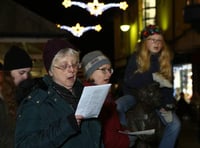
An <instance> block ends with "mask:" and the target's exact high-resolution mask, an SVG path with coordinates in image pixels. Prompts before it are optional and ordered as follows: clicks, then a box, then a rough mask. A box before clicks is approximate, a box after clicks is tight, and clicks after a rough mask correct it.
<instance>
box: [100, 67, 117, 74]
mask: <svg viewBox="0 0 200 148" xmlns="http://www.w3.org/2000/svg"><path fill="white" fill-rule="evenodd" d="M97 70H101V71H102V73H103V74H106V73H107V72H109V73H110V74H113V72H114V70H113V69H112V68H98V69H97Z"/></svg>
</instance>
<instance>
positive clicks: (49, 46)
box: [43, 39, 76, 72]
mask: <svg viewBox="0 0 200 148" xmlns="http://www.w3.org/2000/svg"><path fill="white" fill-rule="evenodd" d="M64 48H73V49H76V48H75V46H73V45H72V44H71V43H69V41H67V40H64V39H52V40H48V41H47V43H46V44H45V47H44V50H43V61H44V66H45V68H46V71H47V72H48V71H49V68H50V66H51V63H52V61H53V58H54V56H55V55H56V54H57V53H58V52H59V51H60V50H61V49H64Z"/></svg>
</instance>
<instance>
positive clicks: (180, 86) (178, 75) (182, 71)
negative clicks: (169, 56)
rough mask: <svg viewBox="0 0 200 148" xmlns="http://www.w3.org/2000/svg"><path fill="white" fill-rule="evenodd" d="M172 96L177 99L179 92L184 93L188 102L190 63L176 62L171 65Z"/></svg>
mask: <svg viewBox="0 0 200 148" xmlns="http://www.w3.org/2000/svg"><path fill="white" fill-rule="evenodd" d="M173 74H174V85H173V86H174V97H175V98H176V99H177V100H179V97H180V96H179V95H180V93H181V92H183V93H184V94H185V100H186V101H187V102H188V103H189V102H190V99H191V97H192V94H193V91H192V64H191V63H185V64H178V65H174V66H173Z"/></svg>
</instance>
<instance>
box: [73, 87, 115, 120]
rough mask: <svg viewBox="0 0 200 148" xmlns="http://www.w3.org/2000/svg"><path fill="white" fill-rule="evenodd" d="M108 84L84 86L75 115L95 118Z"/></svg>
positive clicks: (107, 89) (105, 94)
mask: <svg viewBox="0 0 200 148" xmlns="http://www.w3.org/2000/svg"><path fill="white" fill-rule="evenodd" d="M110 86H111V84H104V85H95V86H86V87H84V89H83V92H82V95H81V98H80V101H79V103H78V107H77V109H76V113H75V115H82V116H83V117H84V118H97V117H98V115H99V113H100V111H101V108H102V106H103V103H104V101H105V99H106V96H107V94H108V91H109V89H110Z"/></svg>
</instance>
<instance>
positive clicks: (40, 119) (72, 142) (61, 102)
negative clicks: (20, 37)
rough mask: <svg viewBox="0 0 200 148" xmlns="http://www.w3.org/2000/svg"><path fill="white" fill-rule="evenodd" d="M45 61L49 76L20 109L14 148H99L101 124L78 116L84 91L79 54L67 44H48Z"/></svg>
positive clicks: (22, 103)
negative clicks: (77, 109)
mask: <svg viewBox="0 0 200 148" xmlns="http://www.w3.org/2000/svg"><path fill="white" fill-rule="evenodd" d="M43 61H44V66H45V68H46V70H47V72H48V75H45V76H44V77H43V78H42V80H41V81H40V83H39V82H38V83H37V84H36V85H35V86H33V87H32V88H31V92H30V93H29V95H28V96H27V97H26V98H24V99H23V101H22V102H21V104H20V107H19V109H18V114H17V124H16V132H15V148H28V147H29V148H81V147H83V148H86V147H87V148H100V147H101V126H100V123H99V122H98V121H97V120H96V119H83V117H82V116H80V115H75V110H76V107H77V104H78V101H79V98H80V95H81V93H82V89H83V85H82V83H81V82H80V80H78V79H77V77H76V75H77V72H78V68H79V51H77V50H74V47H73V46H72V45H71V44H69V43H68V42H67V41H66V40H61V39H53V40H49V41H48V42H47V43H46V45H45V47H44V51H43Z"/></svg>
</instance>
